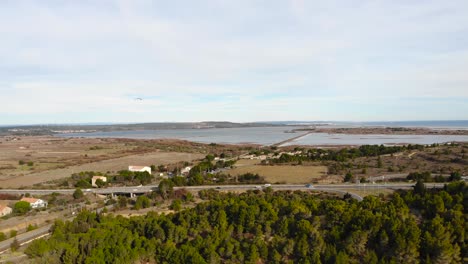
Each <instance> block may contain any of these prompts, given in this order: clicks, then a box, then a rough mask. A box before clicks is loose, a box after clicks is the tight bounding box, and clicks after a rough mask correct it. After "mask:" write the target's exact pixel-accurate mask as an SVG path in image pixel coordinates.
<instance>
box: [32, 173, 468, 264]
mask: <svg viewBox="0 0 468 264" xmlns="http://www.w3.org/2000/svg"><path fill="white" fill-rule="evenodd" d="M467 195H468V189H467V186H466V184H465V183H464V182H454V183H450V184H448V185H446V186H445V188H444V189H443V190H433V189H425V188H424V185H416V186H415V189H414V190H412V191H399V192H396V193H394V194H393V195H392V196H391V197H387V198H384V197H375V196H368V197H366V198H365V199H364V200H363V201H362V202H357V201H355V200H353V199H341V198H335V197H325V198H324V197H322V196H320V195H317V194H314V193H310V192H299V191H297V192H273V191H272V190H271V189H268V188H267V189H265V190H264V191H249V192H246V193H243V194H241V195H239V194H231V193H219V192H217V191H215V190H211V191H204V192H203V195H201V196H200V197H202V198H204V199H207V201H205V202H203V203H199V204H197V205H196V206H195V207H194V208H191V209H186V210H182V211H180V212H177V213H174V214H168V215H160V214H157V213H154V212H150V213H148V214H147V215H145V216H137V217H131V218H124V217H121V216H114V215H112V214H109V215H104V214H96V213H93V212H83V213H81V214H79V215H78V216H77V217H76V219H75V220H74V221H73V222H65V223H64V222H61V221H57V222H56V224H55V225H54V227H53V232H52V235H51V237H50V238H49V239H48V240H44V239H39V240H36V241H34V242H32V244H31V245H30V246H29V247H28V248H27V250H26V254H27V255H28V256H29V257H31V258H34V259H35V261H37V262H38V263H139V262H142V263H146V262H150V263H462V261H463V259H464V258H466V257H467V256H466V254H467V252H468V248H467V237H466V222H465V221H466V219H465V218H466V215H467V214H466V210H465V208H467V206H468V204H467V202H468V196H467ZM465 260H466V259H465Z"/></svg>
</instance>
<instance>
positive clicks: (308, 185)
mask: <svg viewBox="0 0 468 264" xmlns="http://www.w3.org/2000/svg"><path fill="white" fill-rule="evenodd" d="M306 187H307V188H309V189H313V188H314V186H313V185H312V184H310V183H309V184H306Z"/></svg>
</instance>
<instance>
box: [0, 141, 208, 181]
mask: <svg viewBox="0 0 468 264" xmlns="http://www.w3.org/2000/svg"><path fill="white" fill-rule="evenodd" d="M183 143H184V142H182V143H181V142H175V143H174V144H172V143H170V144H166V145H169V147H165V146H166V145H164V144H162V143H161V142H160V141H136V140H126V139H91V138H88V139H86V138H70V139H67V138H56V137H48V136H44V137H37V136H35V137H1V138H0V187H1V188H18V187H23V186H31V185H33V184H37V183H41V182H46V181H51V180H56V179H60V178H64V177H70V175H71V174H72V173H76V172H81V171H101V172H107V171H119V170H123V169H127V168H128V165H153V164H154V165H160V164H169V163H174V162H180V161H192V160H195V159H200V158H203V157H204V156H205V155H206V154H201V153H203V152H205V151H209V149H203V147H204V146H199V147H198V148H191V146H184V145H183ZM177 144H180V145H179V146H178V145H177ZM176 147H177V149H176ZM171 148H172V149H171ZM190 149H196V150H197V151H198V153H197V152H182V151H179V150H190ZM28 163H30V164H28Z"/></svg>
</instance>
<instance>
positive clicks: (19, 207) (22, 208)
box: [13, 201, 31, 215]
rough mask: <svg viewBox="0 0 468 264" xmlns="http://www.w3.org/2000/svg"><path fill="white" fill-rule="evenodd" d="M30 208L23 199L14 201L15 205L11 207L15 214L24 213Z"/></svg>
mask: <svg viewBox="0 0 468 264" xmlns="http://www.w3.org/2000/svg"><path fill="white" fill-rule="evenodd" d="M29 210H31V204H30V203H28V202H25V201H19V202H17V203H15V206H14V208H13V211H14V212H15V213H17V214H20V215H22V214H25V213H27V212H29Z"/></svg>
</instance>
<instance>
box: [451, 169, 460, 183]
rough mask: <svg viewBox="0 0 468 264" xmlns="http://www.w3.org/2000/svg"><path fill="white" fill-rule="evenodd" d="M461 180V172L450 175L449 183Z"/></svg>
mask: <svg viewBox="0 0 468 264" xmlns="http://www.w3.org/2000/svg"><path fill="white" fill-rule="evenodd" d="M459 180H461V174H460V172H459V171H456V172H452V173H450V177H449V181H459Z"/></svg>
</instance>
